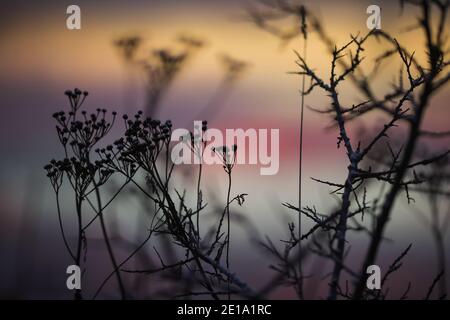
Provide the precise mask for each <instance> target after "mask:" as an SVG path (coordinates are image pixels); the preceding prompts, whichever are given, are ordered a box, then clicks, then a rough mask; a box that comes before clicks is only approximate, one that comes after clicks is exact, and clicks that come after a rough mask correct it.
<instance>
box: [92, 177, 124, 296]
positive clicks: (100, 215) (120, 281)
mask: <svg viewBox="0 0 450 320" xmlns="http://www.w3.org/2000/svg"><path fill="white" fill-rule="evenodd" d="M93 184H94V188H95V196H96V198H97V205H98V217H99V220H100V226H101V228H102V233H103V238H104V239H105V244H106V248H107V250H108V254H109V257H110V259H111V263H112V265H113V268H114V270H115V273H116V278H117V283H118V284H119V290H120V296H121V298H122V300H125V299H126V294H125V287H124V285H123V282H122V278H121V276H120V271H119V267H118V265H117V262H116V258H115V257H114V253H113V251H112V248H111V243H110V241H109V237H108V232H107V230H106V225H105V219H104V217H103V207H102V202H101V198H100V192H99V190H98V186H97V184H96V182H95V181H93Z"/></svg>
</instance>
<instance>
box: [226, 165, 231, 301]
mask: <svg viewBox="0 0 450 320" xmlns="http://www.w3.org/2000/svg"><path fill="white" fill-rule="evenodd" d="M227 173H228V192H227V206H226V210H227V234H228V239H227V257H226V258H227V259H226V262H227V270H228V272H230V230H231V224H230V193H231V170H229V171H228V172H227ZM227 285H228V300H230V276H228V277H227Z"/></svg>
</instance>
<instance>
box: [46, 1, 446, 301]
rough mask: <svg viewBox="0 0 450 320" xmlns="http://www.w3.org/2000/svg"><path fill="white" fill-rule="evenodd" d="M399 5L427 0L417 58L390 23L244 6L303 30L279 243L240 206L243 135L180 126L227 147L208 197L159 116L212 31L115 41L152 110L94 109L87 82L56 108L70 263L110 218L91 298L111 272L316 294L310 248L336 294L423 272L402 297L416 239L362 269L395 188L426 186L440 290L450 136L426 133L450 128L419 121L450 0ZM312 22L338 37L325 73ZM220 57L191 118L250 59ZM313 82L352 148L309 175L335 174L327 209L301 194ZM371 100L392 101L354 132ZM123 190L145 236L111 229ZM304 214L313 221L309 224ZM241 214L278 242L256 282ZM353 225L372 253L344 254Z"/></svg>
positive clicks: (212, 287) (254, 291) (291, 37)
mask: <svg viewBox="0 0 450 320" xmlns="http://www.w3.org/2000/svg"><path fill="white" fill-rule="evenodd" d="M401 5H402V6H403V5H410V6H412V7H414V8H415V9H416V10H417V14H418V21H417V24H416V26H415V29H417V30H420V31H421V32H422V34H423V40H424V45H423V47H422V49H421V50H422V53H424V54H425V56H426V59H418V58H416V55H415V53H414V52H410V51H409V49H408V48H406V47H404V46H403V45H402V44H401V42H400V41H397V40H396V39H395V38H393V37H392V36H391V35H389V34H388V33H386V32H385V31H383V30H375V29H374V30H371V31H368V32H367V33H366V34H363V35H360V34H357V35H350V36H349V40H348V42H347V43H344V44H335V43H333V41H332V40H331V38H330V37H329V36H328V35H327V34H326V32H325V30H324V27H323V26H322V25H321V23H320V20H319V19H318V18H317V17H316V16H315V15H314V14H313V13H312V12H310V11H309V10H308V9H307V8H306V7H304V6H301V5H295V4H291V3H290V2H288V1H261V3H260V4H259V5H256V6H255V7H252V8H249V9H248V12H247V13H248V14H247V16H246V17H247V20H250V21H252V22H254V23H255V24H256V25H257V27H258V28H260V29H262V30H265V31H267V32H269V33H271V34H273V35H275V36H277V37H278V38H280V39H281V41H282V44H284V45H285V44H286V43H288V42H289V41H296V39H298V40H299V41H302V42H301V44H302V45H303V47H302V48H303V50H302V51H301V52H300V53H297V52H296V55H295V59H296V64H297V69H296V70H294V71H293V72H291V74H293V75H296V76H297V75H298V76H300V77H301V79H303V81H302V82H300V83H301V85H300V92H301V96H300V99H301V100H300V103H301V104H300V114H299V117H300V128H301V130H300V154H299V167H300V171H299V175H300V176H299V194H298V198H299V199H298V200H299V201H298V205H297V206H296V205H293V204H289V203H284V204H283V206H284V207H285V208H288V209H289V210H290V211H293V213H294V214H295V215H296V216H295V217H296V219H295V220H296V222H289V223H288V228H287V234H288V239H283V240H281V244H282V245H281V247H280V246H279V245H278V243H279V241H278V239H277V240H276V241H275V240H272V239H270V238H269V237H266V238H261V237H259V235H258V234H257V231H254V230H255V229H256V228H255V226H254V225H253V224H252V223H251V222H248V221H246V220H245V217H242V216H241V215H239V207H241V206H243V205H244V202H245V199H246V197H247V196H248V195H247V194H246V193H242V194H234V193H233V187H232V186H233V184H232V182H233V181H234V180H233V179H234V177H235V175H238V174H239V170H240V169H239V168H238V166H235V160H236V154H237V153H238V152H240V150H239V149H238V146H236V145H229V146H221V147H217V146H216V147H213V146H212V144H211V142H210V141H209V139H208V137H206V132H207V128H208V122H207V121H206V120H204V121H203V122H202V128H201V132H202V133H201V134H200V135H199V134H194V133H190V134H189V135H186V136H184V137H182V142H183V143H185V144H186V145H187V146H188V147H189V150H190V151H191V152H192V155H193V157H198V158H202V157H203V153H204V152H212V153H213V154H215V155H216V156H217V157H218V158H219V159H220V160H221V163H222V165H223V171H224V175H223V181H224V184H225V185H226V190H227V191H226V194H224V195H220V196H218V197H219V198H218V199H217V200H215V201H213V202H212V203H213V204H208V203H207V201H206V199H205V193H204V192H203V191H202V187H203V186H202V177H203V174H204V173H203V170H202V164H198V165H195V166H196V168H195V170H190V171H189V172H188V174H190V175H192V177H193V179H191V180H189V179H185V180H183V179H180V177H179V176H177V174H176V171H181V170H182V168H180V167H178V166H176V165H175V164H173V163H172V161H171V158H170V154H171V153H172V150H173V148H174V143H173V142H171V136H172V133H173V124H172V122H171V120H166V121H161V120H159V119H158V117H157V115H158V112H159V111H160V108H161V99H162V97H163V96H164V95H165V94H166V93H167V91H168V88H169V87H170V86H171V84H172V82H173V81H174V79H175V77H176V76H177V75H178V73H179V72H180V70H181V69H182V68H183V67H184V66H185V63H186V61H187V59H188V58H189V57H190V56H191V55H192V54H193V53H194V52H195V51H196V50H198V49H200V48H202V47H203V45H204V41H202V40H199V39H196V38H192V37H187V36H184V37H181V38H180V39H179V41H181V43H183V45H184V46H185V49H184V50H183V51H182V52H179V53H173V52H172V51H171V50H168V49H157V50H154V51H153V53H152V56H151V57H150V58H149V59H148V60H146V61H144V62H142V61H137V60H136V52H137V50H138V49H139V45H140V44H141V42H142V39H141V38H139V37H136V36H132V37H127V38H123V39H119V40H117V41H116V43H115V44H116V46H117V47H118V48H119V49H120V52H121V54H122V56H123V57H124V60H125V61H127V63H131V64H135V63H137V64H139V65H140V66H141V67H142V70H143V71H144V72H145V74H146V79H147V80H148V82H147V86H146V94H147V99H146V105H145V107H144V108H143V111H138V112H136V114H134V115H133V116H129V115H127V114H124V115H118V114H117V113H116V112H109V111H108V110H105V109H97V110H96V111H95V112H93V113H90V114H89V113H88V112H87V111H86V110H85V109H84V104H85V102H86V100H87V97H88V92H86V91H81V90H79V89H74V90H68V91H66V93H65V94H66V96H67V98H68V103H69V108H68V110H66V111H59V112H56V113H55V114H54V115H53V118H54V119H55V121H56V123H57V125H56V132H57V137H58V140H59V142H60V144H61V146H62V148H63V154H64V155H63V157H62V159H60V160H55V159H53V160H51V161H50V163H49V164H48V165H46V166H45V170H46V172H47V176H48V177H49V179H50V182H51V185H52V187H53V190H54V192H55V195H56V207H57V212H58V221H59V227H60V230H61V234H62V240H63V242H64V245H65V247H66V250H67V252H68V254H69V255H70V257H71V259H72V260H73V263H74V264H76V265H79V266H83V265H84V264H85V262H86V261H85V260H84V259H85V257H86V251H87V247H88V246H87V243H88V241H89V239H88V237H87V236H86V233H87V232H88V231H90V229H91V228H92V227H93V226H94V225H95V224H98V225H99V226H100V230H101V235H102V238H103V240H104V244H105V248H106V252H107V254H108V256H109V262H110V270H109V271H108V276H107V277H106V278H105V279H103V280H102V281H101V282H100V284H99V286H98V288H95V293H94V295H93V298H96V297H98V296H100V294H101V293H102V290H103V288H104V287H105V285H106V284H107V283H108V282H109V281H110V279H115V282H116V284H115V285H116V287H115V288H117V292H118V294H119V297H120V298H122V299H128V298H140V297H148V298H160V297H170V298H193V297H196V296H200V297H210V298H212V299H222V298H225V299H232V298H238V297H239V298H253V299H264V298H270V294H271V293H272V292H274V291H275V290H277V289H278V288H280V287H285V286H287V287H290V288H292V289H293V290H294V291H295V292H296V294H297V296H298V298H299V299H306V298H308V297H310V296H311V293H310V292H308V291H309V290H307V289H306V288H307V284H308V280H309V275H308V273H306V272H305V269H304V266H305V265H306V262H307V261H308V260H313V259H316V260H315V261H323V262H324V263H325V265H323V266H321V268H317V269H318V270H319V269H322V268H323V269H327V268H328V266H330V270H327V271H329V273H327V276H326V277H324V278H323V281H325V282H326V283H327V284H328V294H327V296H326V298H327V299H331V300H335V299H369V300H370V299H388V298H397V299H407V298H408V294H409V292H410V289H411V286H412V285H413V282H410V283H406V284H405V291H404V293H403V295H401V296H399V297H392V296H390V295H389V288H388V285H389V284H388V282H389V281H388V280H389V279H390V278H391V276H392V274H393V273H394V272H396V271H398V270H399V269H400V268H401V266H402V265H403V264H404V263H405V259H406V257H407V255H408V253H409V252H411V251H412V250H414V243H412V244H411V245H409V246H408V247H406V248H405V249H404V251H402V252H401V253H399V255H398V256H397V257H393V258H392V263H391V264H390V266H389V267H388V269H387V270H384V272H383V274H382V279H381V289H379V290H370V289H368V288H367V286H366V282H367V279H368V273H367V272H366V270H367V268H368V267H369V266H371V265H374V264H377V257H378V256H379V252H380V248H381V245H382V243H383V242H384V240H385V236H386V234H385V233H386V227H387V225H388V223H389V221H390V219H391V218H392V215H393V214H394V212H395V204H396V202H399V201H401V199H399V198H404V199H405V200H406V201H407V202H408V203H409V206H414V205H415V203H414V197H416V196H417V197H423V196H425V197H426V199H427V205H428V208H427V209H426V210H428V211H426V212H425V211H423V210H425V209H415V210H416V211H417V212H416V213H417V216H418V217H420V218H423V219H425V221H427V224H426V225H427V226H428V227H429V230H430V232H431V235H432V237H433V240H434V241H435V246H436V255H437V265H438V270H437V271H435V270H433V271H430V275H429V281H430V286H429V289H428V291H427V292H425V293H424V299H430V298H433V297H436V298H441V299H444V298H445V297H446V293H447V287H446V278H447V277H448V274H447V265H446V241H445V239H446V238H445V237H446V232H447V230H448V225H449V224H450V218H449V217H450V216H449V213H448V208H449V206H448V197H449V192H450V191H449V190H446V187H447V181H448V161H449V157H448V155H449V153H450V150H448V149H447V150H437V149H436V148H435V147H433V144H432V143H429V147H428V148H426V150H424V148H420V146H422V141H424V140H423V139H424V138H426V139H439V138H445V137H449V136H450V133H449V132H430V131H427V130H425V129H424V127H423V122H424V117H425V114H426V113H431V112H435V111H434V110H433V109H431V108H430V106H431V104H432V98H433V97H434V96H436V95H437V94H438V93H439V92H440V91H442V90H443V88H444V87H445V86H447V85H448V82H449V81H450V71H449V61H448V54H449V50H448V41H447V36H448V34H447V29H446V26H447V24H448V21H447V13H448V9H449V6H450V3H449V2H448V1H437V0H436V1H402V2H401ZM284 18H292V19H293V21H294V22H295V23H294V25H293V26H292V28H289V29H286V30H285V29H283V28H281V27H280V26H279V24H278V23H277V22H278V21H279V19H284ZM310 34H317V35H318V38H319V39H321V41H322V42H323V44H325V47H326V48H327V49H328V51H329V65H328V68H327V76H325V77H322V76H320V75H319V73H318V72H317V71H316V69H315V68H316V67H317V66H313V65H311V64H310V63H309V62H308V59H307V57H306V52H307V41H311V38H310V37H309V35H310ZM369 41H379V42H382V43H383V45H387V46H389V49H387V50H383V52H380V53H379V55H378V56H377V57H376V59H375V61H374V64H373V65H374V68H373V69H372V70H370V72H367V67H366V66H365V63H366V61H367V59H365V51H364V48H365V46H366V45H367V44H368V42H369ZM387 60H391V62H392V63H394V64H395V63H396V64H397V66H398V68H399V70H400V71H399V73H398V76H397V78H396V79H395V81H394V82H393V83H392V85H391V87H390V88H389V91H388V92H378V91H377V90H375V89H374V88H375V86H373V81H374V79H376V78H377V77H378V76H380V74H379V69H380V66H381V65H382V64H383V63H385V61H387ZM221 61H222V63H223V64H224V66H225V69H226V72H225V76H224V78H223V82H222V83H221V84H220V85H219V88H218V91H217V93H215V94H214V95H213V98H212V100H211V101H210V102H208V103H207V104H206V107H205V108H204V109H202V111H201V114H200V115H197V116H196V117H195V118H202V119H205V118H208V119H210V118H211V117H213V116H214V113H215V112H216V110H217V105H219V104H220V103H222V101H223V100H224V99H225V98H226V96H227V95H228V94H229V92H230V89H231V88H232V87H233V86H234V84H235V82H236V81H237V80H238V79H239V78H240V76H241V75H242V74H243V72H244V71H245V70H246V68H247V64H246V63H245V62H242V61H239V60H236V59H234V58H230V57H229V56H227V55H221ZM344 84H351V85H352V86H353V87H354V88H355V89H356V90H357V91H358V93H360V95H361V96H362V97H363V98H362V100H358V101H354V102H353V103H352V104H351V105H349V104H348V103H344V102H343V99H342V98H341V94H342V91H343V90H345V89H344V88H343V86H344ZM313 91H318V92H320V93H321V94H323V95H324V96H326V97H327V98H328V99H329V105H328V107H326V108H324V109H319V108H316V107H314V106H313V107H310V109H311V110H313V111H314V112H318V113H320V114H322V115H323V117H324V118H327V119H331V121H332V125H331V127H330V128H329V130H335V132H336V133H337V141H336V146H337V148H338V149H343V152H345V155H346V166H345V167H343V168H342V170H343V172H345V179H344V180H343V181H330V180H329V179H326V178H322V177H320V178H313V180H314V181H316V182H317V183H319V184H322V185H325V186H326V187H328V188H330V190H331V192H330V193H331V195H332V196H333V197H337V199H338V203H337V204H336V205H335V207H334V209H333V210H331V211H330V212H321V211H320V210H318V209H317V208H316V207H315V206H304V205H302V193H301V182H302V174H303V175H304V173H302V160H301V159H302V146H301V144H302V141H303V136H302V132H303V117H304V106H305V103H306V102H305V99H306V98H307V97H308V95H309V94H310V93H312V92H313ZM372 113H380V114H383V115H384V119H386V121H385V122H383V123H382V124H381V125H380V126H376V127H374V128H371V129H369V128H365V127H364V128H362V130H363V131H364V134H359V135H355V134H354V133H352V132H351V131H350V130H349V128H348V124H349V123H361V126H363V124H362V123H363V122H362V121H361V120H362V119H364V118H365V117H366V116H367V115H369V114H372ZM195 118H194V119H195ZM118 126H119V130H121V131H120V132H121V136H119V137H115V136H113V135H114V133H113V131H112V128H113V127H118ZM115 129H117V128H115ZM111 141H114V142H113V143H111ZM427 141H428V140H427ZM199 146H201V147H202V148H199ZM63 186H68V187H69V188H70V189H71V193H72V195H73V197H74V200H75V210H66V209H63V208H62V206H61V196H62V192H61V189H62V188H63ZM187 193H192V194H194V198H195V203H194V204H190V203H189V201H188V200H187V197H188V195H187ZM122 195H126V196H127V197H129V198H134V199H137V200H138V201H139V203H141V204H142V208H143V211H144V212H145V215H144V216H145V220H140V221H145V223H146V230H147V232H146V234H145V237H144V239H143V240H142V239H141V240H138V239H135V240H129V239H128V240H127V239H126V238H125V237H123V236H121V235H120V233H119V232H114V239H115V240H114V241H112V237H111V231H110V226H111V224H110V225H108V224H107V223H106V221H105V220H106V215H105V213H106V212H107V210H109V209H110V206H111V205H112V204H113V203H115V202H116V201H118V200H117V199H118V198H119V196H122ZM249 196H252V194H250V195H249ZM403 196H404V197H403ZM213 200H214V199H213ZM214 202H216V203H214ZM70 212H74V213H75V215H76V221H77V225H76V226H73V227H72V228H73V230H71V231H70V233H71V234H72V233H73V232H75V234H76V235H77V236H76V241H71V238H70V237H68V236H67V235H68V231H67V227H66V226H65V224H64V216H65V215H67V214H69V213H70ZM88 212H89V214H88ZM92 213H93V215H92ZM302 219H306V220H307V221H308V223H309V224H303V223H302ZM233 221H239V224H240V225H241V226H243V227H244V228H247V229H248V230H249V233H251V234H252V235H254V238H256V242H257V244H258V246H260V247H262V248H263V249H264V252H266V253H267V254H268V255H267V258H268V259H269V260H270V261H273V263H272V265H271V269H272V270H273V275H272V277H271V278H269V279H267V280H265V281H263V282H262V283H261V284H260V285H259V286H258V288H254V287H252V286H250V285H249V284H248V283H247V281H246V280H245V279H243V278H241V276H240V275H239V274H237V273H236V272H235V271H234V269H233V263H232V261H231V259H230V252H231V250H233V248H234V247H235V246H234V243H233V242H232V239H231V234H232V233H231V232H232V228H233ZM247 222H248V223H247ZM111 223H114V222H111ZM302 224H303V225H302ZM305 226H308V227H307V228H305ZM304 229H306V230H304ZM141 230H142V228H141ZM353 234H357V235H358V236H360V237H367V239H368V246H367V250H366V251H364V252H363V256H362V259H361V261H362V263H361V265H360V266H359V267H356V269H355V266H354V264H352V263H350V262H349V261H348V259H346V258H347V256H348V253H349V251H350V249H351V241H352V240H351V239H354V238H353V237H352V236H351V235H353ZM154 241H157V243H158V245H155V244H154V245H153V251H154V252H152V253H149V252H148V251H147V250H144V247H146V246H147V245H149V244H150V243H152V242H153V243H156V242H154ZM119 244H121V245H122V246H126V248H127V254H126V256H125V258H123V257H122V258H120V259H119V258H118V255H117V250H118V248H117V246H118V245H119ZM137 259H138V260H139V261H142V263H141V264H144V265H145V266H146V267H145V268H138V267H137V266H138V265H139V264H136V265H135V266H133V267H131V266H130V264H129V263H130V261H135V260H137ZM320 263H321V262H320ZM86 272H88V271H86ZM156 276H157V277H158V278H157V277H156ZM348 279H350V281H348ZM145 281H148V282H149V283H152V284H154V285H153V289H152V290H151V293H148V291H147V292H146V289H145V288H141V289H139V290H136V288H140V286H142V283H143V282H145ZM168 285H170V286H169V287H168ZM436 288H437V291H438V293H437V294H435V292H436V290H435V289H436ZM82 298H86V295H85V294H84V293H83V292H82V290H77V291H76V292H75V299H82ZM89 298H90V297H89Z"/></svg>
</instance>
